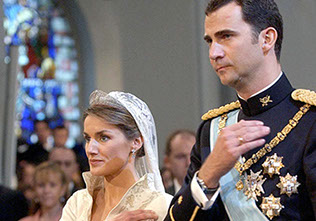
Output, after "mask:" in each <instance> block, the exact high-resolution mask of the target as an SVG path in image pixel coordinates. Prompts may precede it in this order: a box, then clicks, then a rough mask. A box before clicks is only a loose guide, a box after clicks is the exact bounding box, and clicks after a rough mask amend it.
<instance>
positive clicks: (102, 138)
mask: <svg viewBox="0 0 316 221" xmlns="http://www.w3.org/2000/svg"><path fill="white" fill-rule="evenodd" d="M108 139H109V137H108V136H105V135H102V136H101V137H100V140H101V141H102V142H105V141H107V140H108Z"/></svg>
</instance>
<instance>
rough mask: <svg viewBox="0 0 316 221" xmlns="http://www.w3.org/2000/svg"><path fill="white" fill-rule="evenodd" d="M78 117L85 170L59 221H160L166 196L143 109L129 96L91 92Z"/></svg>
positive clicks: (167, 200) (151, 122)
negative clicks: (83, 186)
mask: <svg viewBox="0 0 316 221" xmlns="http://www.w3.org/2000/svg"><path fill="white" fill-rule="evenodd" d="M83 119H84V132H83V134H84V138H85V140H86V146H85V150H86V154H87V156H88V159H89V165H90V171H89V172H86V173H83V178H84V180H85V183H86V189H83V190H79V191H77V192H76V193H74V194H73V196H72V197H71V198H70V199H69V200H68V201H67V204H66V205H65V207H64V209H63V214H62V218H61V220H67V221H68V220H111V221H113V220H120V221H122V220H124V219H125V218H126V219H127V218H129V220H147V219H148V220H163V218H164V217H165V215H166V213H167V211H168V206H169V203H170V201H171V199H172V197H171V196H170V195H168V194H166V193H165V192H164V187H163V184H162V180H161V177H160V173H159V168H158V153H157V137H156V127H155V122H154V119H153V116H152V114H151V112H150V110H149V108H148V107H147V105H146V104H145V103H144V102H143V101H142V100H140V99H139V98H137V97H136V96H134V95H132V94H129V93H124V92H111V93H109V94H106V93H105V92H103V91H100V90H96V91H94V92H92V94H91V95H90V106H89V108H88V109H87V110H86V111H85V113H84V116H83Z"/></svg>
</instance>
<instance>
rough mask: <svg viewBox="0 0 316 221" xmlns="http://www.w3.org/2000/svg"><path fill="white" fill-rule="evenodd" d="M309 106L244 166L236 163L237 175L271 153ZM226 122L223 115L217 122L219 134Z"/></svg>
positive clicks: (238, 187)
mask: <svg viewBox="0 0 316 221" xmlns="http://www.w3.org/2000/svg"><path fill="white" fill-rule="evenodd" d="M310 106H311V105H310V104H305V105H303V106H302V107H301V108H300V110H299V111H298V112H297V113H296V114H295V115H294V117H293V118H292V119H290V120H289V123H288V124H287V125H286V126H285V127H284V128H283V129H282V131H281V132H278V133H277V135H276V136H275V137H274V138H273V139H272V140H271V141H270V142H269V143H267V144H265V145H264V147H262V148H261V149H260V150H259V151H257V153H255V154H253V155H252V157H251V158H250V159H248V160H247V161H246V162H245V163H244V164H242V163H240V162H239V161H237V162H236V164H235V166H234V168H235V169H236V170H237V171H238V172H239V175H240V176H242V174H243V172H245V171H246V170H247V169H249V168H250V167H251V166H252V165H253V164H255V163H257V162H258V160H259V159H261V158H262V157H263V156H264V155H266V154H267V153H268V152H271V151H272V149H273V148H274V147H275V146H277V145H278V144H279V143H280V142H281V141H282V140H284V139H285V138H286V136H287V135H288V134H289V133H290V132H291V130H292V129H293V128H294V127H296V125H297V124H298V122H299V120H300V119H301V118H302V117H303V115H304V114H305V113H306V112H307V111H308V110H309V108H310ZM226 121H227V114H223V115H222V116H221V118H220V120H219V124H218V129H219V132H220V131H221V130H222V129H223V128H224V127H225V125H226ZM236 188H237V189H238V190H241V189H243V184H242V181H241V180H239V181H238V182H237V184H236Z"/></svg>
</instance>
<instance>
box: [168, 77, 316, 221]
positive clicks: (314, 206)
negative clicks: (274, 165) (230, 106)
mask: <svg viewBox="0 0 316 221" xmlns="http://www.w3.org/2000/svg"><path fill="white" fill-rule="evenodd" d="M293 91H294V89H293V88H292V86H291V84H290V83H289V81H288V79H287V78H286V76H285V74H284V73H283V75H282V76H281V78H280V79H279V80H278V81H277V82H276V83H275V84H274V85H273V86H272V87H270V88H269V89H267V90H266V91H264V92H262V93H260V94H258V95H256V96H254V97H251V98H249V99H248V100H247V101H244V100H242V99H239V101H240V103H241V111H240V112H239V115H238V120H241V119H244V120H260V121H263V122H264V124H265V125H266V126H269V127H270V129H271V132H270V134H269V135H268V136H266V137H265V140H266V142H269V141H270V140H271V139H273V138H274V137H275V136H276V134H277V133H278V132H280V131H281V130H282V129H283V127H284V126H285V125H287V124H288V123H289V120H290V119H291V118H293V116H294V115H295V114H296V113H297V112H298V111H299V109H300V107H301V106H303V105H304V104H305V103H304V102H300V101H295V100H294V99H292V97H291V93H292V92H293ZM266 96H270V101H269V102H267V103H266V105H263V103H262V102H261V101H260V98H264V97H266ZM210 123H211V119H209V120H206V121H203V122H202V124H201V125H200V127H199V130H198V133H197V142H196V144H195V146H194V147H193V150H192V153H191V165H190V167H189V169H188V173H187V176H186V178H185V183H184V185H183V186H182V188H181V190H180V191H179V192H178V193H177V194H176V196H175V197H174V199H173V201H172V202H171V205H170V208H171V209H169V213H168V215H167V217H166V219H165V220H177V221H186V220H190V219H191V220H229V218H228V216H227V213H226V211H225V208H224V205H223V203H222V200H221V197H220V195H218V197H217V199H216V201H215V203H214V204H213V205H212V207H211V208H210V209H208V210H202V209H200V206H199V205H197V203H196V202H195V200H194V199H193V197H192V193H191V188H190V182H191V179H192V177H193V175H194V173H195V172H196V171H197V170H199V169H200V167H201V165H202V164H203V162H204V161H205V159H206V158H207V156H208V155H209V153H210ZM261 148H262V147H258V148H255V149H253V150H251V151H249V152H248V153H246V154H245V155H244V156H243V157H245V158H246V160H247V159H249V158H250V157H251V156H252V154H254V153H256V152H257V151H258V150H260V149H261ZM315 149H316V107H315V106H311V107H310V110H309V111H308V112H307V113H306V114H305V115H304V116H303V117H302V118H301V119H300V121H299V123H298V124H297V126H296V127H295V128H294V129H293V130H292V131H291V132H290V133H289V134H288V135H287V137H286V138H285V139H284V140H283V141H282V142H280V143H279V144H278V145H277V146H276V147H274V148H273V149H272V151H271V152H269V153H267V154H266V155H265V156H264V157H262V158H261V159H260V160H259V161H258V162H257V163H255V164H253V165H252V166H251V167H250V169H251V170H252V171H253V172H258V171H260V170H263V167H262V164H263V162H264V161H265V160H266V157H267V156H272V155H273V154H275V153H277V155H278V156H279V157H283V159H282V163H283V164H284V167H283V168H281V169H280V175H277V174H274V175H273V176H272V178H270V176H269V175H268V174H264V178H266V181H265V182H264V184H263V189H264V192H265V193H262V194H261V196H260V197H258V201H257V202H256V203H257V206H258V208H259V210H261V209H260V204H261V203H262V197H268V196H269V195H270V194H273V195H274V196H275V197H280V203H281V204H282V205H283V206H284V208H283V209H281V211H280V216H275V217H274V218H273V219H272V220H315V214H316V150H315ZM246 172H247V174H249V169H248V170H247V171H246ZM287 173H289V174H291V175H292V176H295V175H296V176H297V181H298V182H299V183H300V186H299V187H298V188H297V190H298V193H293V194H292V195H291V196H290V197H289V196H288V195H286V194H280V188H278V187H277V184H278V183H279V182H280V176H283V177H285V176H286V174H287ZM179 198H181V200H179Z"/></svg>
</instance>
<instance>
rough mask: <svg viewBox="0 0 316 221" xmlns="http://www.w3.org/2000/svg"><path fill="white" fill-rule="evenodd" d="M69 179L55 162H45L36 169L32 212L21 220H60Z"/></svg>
mask: <svg viewBox="0 0 316 221" xmlns="http://www.w3.org/2000/svg"><path fill="white" fill-rule="evenodd" d="M66 189H67V179H66V175H65V173H64V172H63V171H62V170H61V168H60V167H59V166H58V164H56V163H54V162H43V163H42V164H40V165H38V166H37V167H36V169H35V174H34V191H35V195H36V199H35V200H34V201H33V202H32V207H31V214H32V215H30V216H27V217H25V218H23V219H21V220H20V221H39V220H41V221H46V220H47V221H58V220H59V219H60V217H61V214H62V208H63V205H64V202H65V200H66V197H67V196H66Z"/></svg>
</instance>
